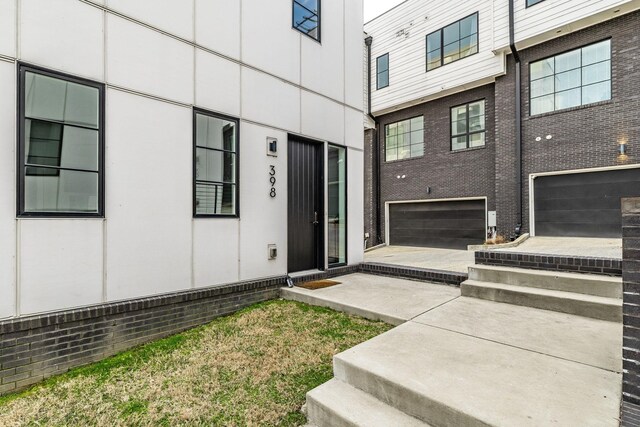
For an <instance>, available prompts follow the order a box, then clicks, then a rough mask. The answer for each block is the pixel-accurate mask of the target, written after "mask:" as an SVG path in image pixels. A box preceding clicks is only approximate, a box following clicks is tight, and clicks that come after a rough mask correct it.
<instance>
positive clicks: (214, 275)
mask: <svg viewBox="0 0 640 427" xmlns="http://www.w3.org/2000/svg"><path fill="white" fill-rule="evenodd" d="M239 233H240V221H239V220H238V219H235V218H225V219H214V220H211V219H209V218H201V219H194V220H193V281H194V283H193V284H194V286H195V287H196V288H201V287H206V286H213V285H220V284H223V283H233V282H237V281H238V280H240V279H239V276H238V271H239V265H240V260H239V255H240V254H239V252H238V251H239V239H238V235H239ZM223 243H224V244H223Z"/></svg>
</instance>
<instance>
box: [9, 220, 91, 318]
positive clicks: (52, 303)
mask: <svg viewBox="0 0 640 427" xmlns="http://www.w3.org/2000/svg"><path fill="white" fill-rule="evenodd" d="M102 223H103V220H101V219H85V220H73V219H30V220H23V221H20V226H19V236H18V238H19V240H20V253H19V255H18V256H19V269H20V272H19V274H20V288H19V292H20V293H19V304H20V307H19V312H20V314H23V315H27V314H32V313H40V312H45V311H53V310H61V309H65V308H72V307H81V306H84V305H91V304H98V303H100V302H102V281H103V276H104V275H103V252H102V251H103V235H102V233H103V227H102V226H103V224H102Z"/></svg>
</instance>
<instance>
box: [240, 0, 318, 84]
mask: <svg viewBox="0 0 640 427" xmlns="http://www.w3.org/2000/svg"><path fill="white" fill-rule="evenodd" d="M291 7H292V6H291V2H289V1H285V0H278V1H259V0H253V1H250V2H244V3H243V4H242V61H243V62H246V63H247V64H249V65H252V66H254V67H256V68H259V69H261V70H264V71H267V72H269V73H271V74H274V75H276V76H278V77H281V78H283V79H286V80H288V81H290V82H293V83H297V84H299V83H300V44H301V42H302V40H301V39H302V37H306V36H304V35H302V34H300V33H299V32H298V31H296V30H293V29H292V28H291V15H292V9H291ZM314 43H315V42H314Z"/></svg>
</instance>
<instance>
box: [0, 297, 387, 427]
mask: <svg viewBox="0 0 640 427" xmlns="http://www.w3.org/2000/svg"><path fill="white" fill-rule="evenodd" d="M390 328H391V326H389V325H386V324H384V323H381V322H371V321H368V320H365V319H361V318H358V317H354V316H348V315H346V314H342V313H338V312H335V311H332V310H329V309H325V308H319V307H311V306H308V305H304V304H299V303H295V302H289V301H270V302H267V303H262V304H257V305H255V306H252V307H250V308H247V309H245V310H242V311H240V312H238V313H236V314H234V315H231V316H228V317H222V318H219V319H216V320H214V321H213V322H211V323H209V324H208V325H205V326H202V327H199V328H196V329H192V330H190V331H187V332H184V333H182V334H178V335H174V336H171V337H169V338H165V339H163V340H160V341H156V342H153V343H150V344H147V345H144V346H141V347H138V348H135V349H133V350H130V351H127V352H124V353H121V354H119V355H116V356H114V357H111V358H109V359H106V360H104V361H102V362H98V363H95V364H92V365H89V366H85V367H82V368H78V369H74V370H72V371H70V372H68V373H66V374H64V375H60V376H58V377H54V378H51V379H49V380H47V381H45V382H44V383H42V384H40V385H38V386H35V387H34V388H32V389H30V390H28V391H25V392H22V393H17V394H14V395H9V396H4V397H0V425H1V426H13V425H33V426H36V425H65V426H67V425H69V426H71V425H72V426H76V425H100V426H119V425H127V426H130V425H166V426H175V425H223V426H245V425H282V426H291V425H303V424H304V423H305V422H306V420H305V417H304V416H303V415H302V414H301V413H300V411H299V410H300V407H301V406H302V404H303V403H304V401H305V393H306V392H307V391H309V390H311V389H312V388H314V387H316V386H318V385H320V384H322V383H324V382H325V381H328V380H329V379H330V378H331V377H332V376H333V373H332V367H331V361H332V356H333V355H334V354H335V353H338V352H340V351H343V350H345V349H347V348H349V347H352V346H354V345H356V344H358V343H360V342H363V341H365V340H367V339H369V338H372V337H374V336H376V335H378V334H380V333H382V332H385V331H387V330H388V329H390Z"/></svg>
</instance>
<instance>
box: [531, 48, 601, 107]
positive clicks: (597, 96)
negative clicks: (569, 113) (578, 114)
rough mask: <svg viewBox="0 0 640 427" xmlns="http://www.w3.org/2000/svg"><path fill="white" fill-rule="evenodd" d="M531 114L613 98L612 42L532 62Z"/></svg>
mask: <svg viewBox="0 0 640 427" xmlns="http://www.w3.org/2000/svg"><path fill="white" fill-rule="evenodd" d="M529 75H530V80H529V82H530V101H531V106H530V109H531V111H530V113H531V115H536V114H543V113H548V112H551V111H556V110H562V109H565V108H571V107H577V106H579V105H586V104H592V103H594V102H599V101H606V100H609V99H611V40H605V41H602V42H599V43H595V44H592V45H589V46H585V47H583V48H581V49H575V50H572V51H569V52H565V53H563V54H561V55H556V56H553V57H551V58H547V59H543V60H540V61H536V62H532V63H531V64H530V65H529Z"/></svg>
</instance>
